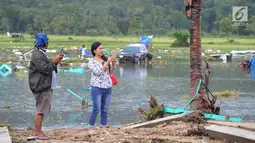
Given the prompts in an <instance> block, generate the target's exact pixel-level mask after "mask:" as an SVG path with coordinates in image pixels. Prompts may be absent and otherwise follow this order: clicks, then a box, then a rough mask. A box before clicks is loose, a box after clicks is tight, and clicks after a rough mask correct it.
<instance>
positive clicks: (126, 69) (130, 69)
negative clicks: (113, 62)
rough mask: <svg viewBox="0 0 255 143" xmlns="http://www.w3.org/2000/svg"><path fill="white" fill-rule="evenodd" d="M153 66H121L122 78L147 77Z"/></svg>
mask: <svg viewBox="0 0 255 143" xmlns="http://www.w3.org/2000/svg"><path fill="white" fill-rule="evenodd" d="M149 68H152V65H151V64H140V65H138V64H121V65H119V73H120V77H147V74H148V72H147V71H148V70H150V69H149Z"/></svg>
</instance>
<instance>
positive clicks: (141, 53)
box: [119, 44, 148, 63]
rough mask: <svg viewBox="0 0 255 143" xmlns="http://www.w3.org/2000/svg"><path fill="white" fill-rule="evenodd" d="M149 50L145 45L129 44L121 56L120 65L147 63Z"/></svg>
mask: <svg viewBox="0 0 255 143" xmlns="http://www.w3.org/2000/svg"><path fill="white" fill-rule="evenodd" d="M147 54H148V50H147V48H146V46H145V45H144V44H129V45H127V46H126V47H125V48H124V49H123V51H122V52H121V53H120V55H119V63H124V62H131V63H139V62H141V61H147Z"/></svg>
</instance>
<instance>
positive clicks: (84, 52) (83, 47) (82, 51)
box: [81, 45, 86, 59]
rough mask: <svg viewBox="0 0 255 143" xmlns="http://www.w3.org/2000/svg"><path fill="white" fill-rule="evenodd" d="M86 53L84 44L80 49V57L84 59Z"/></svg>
mask: <svg viewBox="0 0 255 143" xmlns="http://www.w3.org/2000/svg"><path fill="white" fill-rule="evenodd" d="M85 55H86V47H85V45H82V49H81V59H84V57H85Z"/></svg>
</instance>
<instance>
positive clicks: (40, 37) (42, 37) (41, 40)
mask: <svg viewBox="0 0 255 143" xmlns="http://www.w3.org/2000/svg"><path fill="white" fill-rule="evenodd" d="M35 38H36V41H35V46H36V47H43V46H44V45H45V44H48V41H49V38H48V36H47V35H46V34H44V33H38V34H37V35H36V37H35Z"/></svg>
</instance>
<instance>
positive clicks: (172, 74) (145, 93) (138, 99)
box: [0, 61, 255, 129]
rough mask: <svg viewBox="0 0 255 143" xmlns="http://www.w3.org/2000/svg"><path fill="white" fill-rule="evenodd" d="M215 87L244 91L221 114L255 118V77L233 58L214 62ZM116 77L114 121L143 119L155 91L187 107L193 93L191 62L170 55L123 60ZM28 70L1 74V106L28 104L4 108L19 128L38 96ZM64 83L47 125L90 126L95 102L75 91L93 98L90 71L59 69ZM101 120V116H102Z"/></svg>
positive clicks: (2, 113) (2, 115)
mask: <svg viewBox="0 0 255 143" xmlns="http://www.w3.org/2000/svg"><path fill="white" fill-rule="evenodd" d="M211 68H212V72H211V81H210V85H209V88H210V90H211V91H212V92H216V91H224V90H235V91H239V92H240V94H241V95H240V97H234V98H229V99H222V102H221V114H222V115H227V114H228V115H230V116H235V117H236V116H238V117H244V116H245V115H249V116H248V118H247V119H255V104H254V100H255V98H254V97H255V95H254V86H253V85H254V83H255V81H254V80H251V79H250V77H249V75H248V74H247V73H246V74H245V73H242V72H241V70H240V69H238V68H236V67H235V66H233V65H231V64H213V63H212V64H211ZM115 73H116V77H117V79H118V81H119V83H118V85H116V86H114V87H113V94H112V101H111V105H110V108H109V124H110V125H115V126H121V125H123V124H126V123H130V122H135V121H137V120H138V119H139V113H138V110H137V109H138V108H139V107H142V108H147V107H149V104H148V100H149V98H150V96H151V95H155V96H156V97H157V99H158V101H159V103H164V104H166V105H167V106H169V107H180V108H182V107H184V106H185V105H186V104H187V102H188V99H183V98H181V96H183V95H188V93H189V63H188V62H183V61H169V62H168V64H164V65H146V64H141V65H128V64H127V65H125V64H123V65H118V67H117V69H116V71H115ZM27 78H28V77H27V73H25V74H20V73H19V74H12V75H11V76H8V77H0V83H1V90H0V95H1V100H0V106H3V105H10V106H15V107H19V106H24V107H25V108H24V109H23V108H22V109H17V108H15V109H10V110H6V109H0V121H1V122H6V123H9V124H11V126H12V127H14V128H28V127H33V114H34V111H35V101H34V97H33V95H32V93H31V92H30V90H29V87H28V79H27ZM57 84H58V88H57V89H55V90H54V94H53V103H52V112H51V114H50V115H49V116H48V117H46V118H45V120H44V127H46V129H52V128H58V127H73V128H85V127H87V123H88V117H89V111H90V110H91V107H89V108H87V109H84V110H82V109H81V108H80V105H81V101H80V100H79V99H78V98H77V97H75V96H73V95H72V94H70V92H68V91H67V89H70V90H72V91H74V92H75V93H76V94H78V95H79V96H81V97H83V98H84V99H85V100H87V101H90V102H91V96H90V92H89V91H87V90H83V89H87V88H89V87H90V73H88V72H85V73H84V74H74V73H64V72H61V73H58V75H57ZM97 121H99V120H97Z"/></svg>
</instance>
